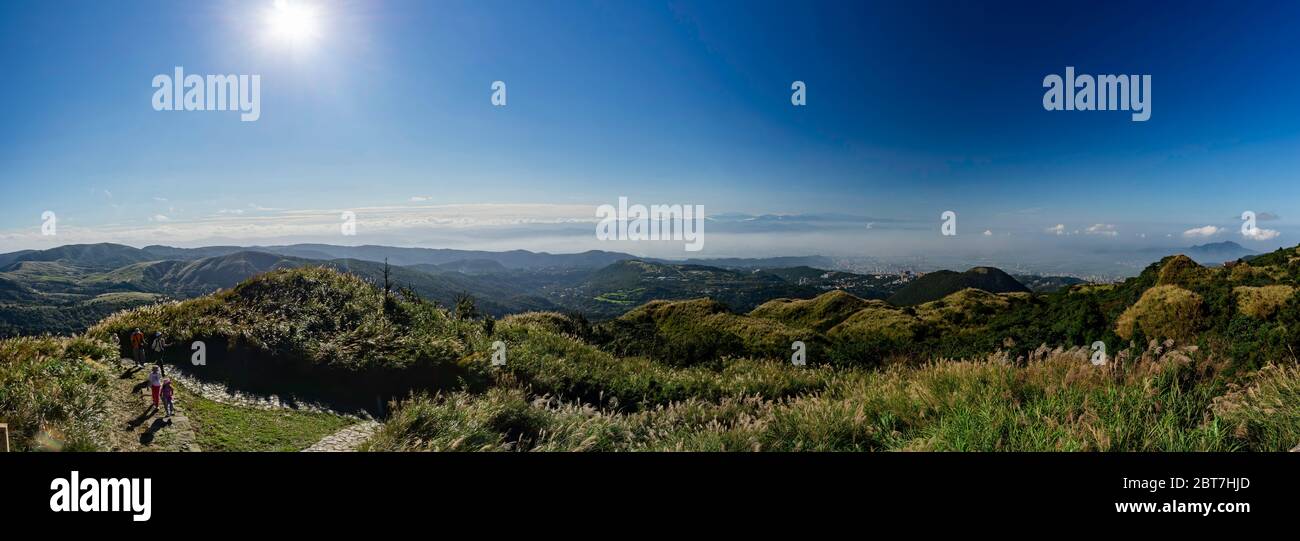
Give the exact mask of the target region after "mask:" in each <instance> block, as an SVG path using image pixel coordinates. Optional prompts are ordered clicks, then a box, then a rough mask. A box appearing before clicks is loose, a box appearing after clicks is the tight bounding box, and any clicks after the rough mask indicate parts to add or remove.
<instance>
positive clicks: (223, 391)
mask: <svg viewBox="0 0 1300 541" xmlns="http://www.w3.org/2000/svg"><path fill="white" fill-rule="evenodd" d="M167 376H168V377H170V378H172V380H174V381H176V382H177V383H180V384H181V385H183V386H184V387H185V389H186V390H187V391H189V392H191V393H194V394H197V395H199V396H201V397H203V398H206V399H208V400H211V401H213V402H219V403H222V404H226V405H229V406H241V407H245V408H254V409H260V410H275V409H288V410H297V411H315V412H319V413H333V414H335V415H340V416H343V417H355V416H354V415H347V414H344V413H340V412H337V411H333V410H331V409H329V408H328V407H325V406H323V405H321V404H316V403H312V402H307V401H301V400H296V399H293V398H292V397H281V396H279V395H270V396H260V395H255V394H250V393H246V392H243V391H239V390H236V389H232V388H230V387H229V386H227V385H226V384H225V383H220V382H209V381H203V380H201V379H199V378H196V377H194V376H193V375H190V374H188V373H186V372H185V370H183V369H182V368H180V367H178V366H175V365H171V366H168V367H167Z"/></svg>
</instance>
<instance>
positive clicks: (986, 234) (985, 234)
mask: <svg viewBox="0 0 1300 541" xmlns="http://www.w3.org/2000/svg"><path fill="white" fill-rule="evenodd" d="M984 236H986V237H992V236H993V230H992V229H985V230H984Z"/></svg>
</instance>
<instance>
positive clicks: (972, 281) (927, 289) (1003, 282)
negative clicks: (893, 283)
mask: <svg viewBox="0 0 1300 541" xmlns="http://www.w3.org/2000/svg"><path fill="white" fill-rule="evenodd" d="M968 288H974V289H981V290H984V291H987V292H989V293H1028V292H1029V288H1027V287H1025V286H1024V284H1021V283H1020V282H1017V281H1016V279H1015V278H1012V277H1011V275H1010V274H1007V273H1005V272H1002V271H1001V270H1000V269H995V268H993V267H974V268H972V269H970V270H967V271H966V272H953V271H947V270H941V271H935V272H931V273H926V274H925V275H924V276H922V277H920V278H917V279H916V280H913V281H912V282H911V283H909V284H907V285H906V286H903V288H902V289H899V290H898V291H897V292H896V293H894V294H893V295H892V296H890V297H889V302H890V303H892V304H895V305H898V306H915V305H918V304H922V303H926V302H930V301H935V300H939V299H942V298H944V297H947V296H948V295H951V294H953V293H956V292H958V291H961V290H963V289H968Z"/></svg>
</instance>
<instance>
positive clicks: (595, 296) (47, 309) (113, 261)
mask: <svg viewBox="0 0 1300 541" xmlns="http://www.w3.org/2000/svg"><path fill="white" fill-rule="evenodd" d="M385 259H387V260H388V262H387V272H388V277H389V280H390V282H391V283H392V284H393V286H394V287H397V288H409V289H410V290H412V291H413V292H415V293H416V294H418V295H420V296H421V297H423V298H425V299H428V300H430V301H433V302H437V303H441V304H443V305H452V304H454V303H455V302H456V301H457V299H458V298H460V297H462V296H471V297H473V298H474V299H475V300H476V303H477V305H478V308H479V309H480V310H482V311H483V312H485V313H487V314H491V315H493V316H502V315H506V314H511V313H518V312H525V311H576V312H581V313H583V314H586V315H588V316H589V317H592V318H596V319H602V318H610V317H616V316H619V315H621V314H623V313H625V312H627V311H628V310H631V309H633V308H635V307H637V306H640V305H642V304H645V303H647V302H650V301H653V300H684V299H692V298H703V297H708V298H711V299H714V300H715V301H717V302H721V303H724V304H726V305H727V306H729V307H731V308H732V309H735V310H750V309H753V308H754V307H756V306H758V305H759V304H762V303H764V302H767V301H769V300H772V299H776V298H794V299H800V298H805V299H806V298H812V297H815V296H817V295H820V294H822V293H825V292H828V291H836V290H840V291H845V292H849V293H852V294H853V295H855V296H857V297H860V298H863V299H886V298H888V299H890V300H891V302H897V303H903V304H917V303H921V302H927V301H928V300H933V299H936V298H940V297H942V296H944V295H946V294H948V293H951V292H953V291H957V290H960V289H965V288H968V287H973V288H977V289H984V290H986V291H989V292H994V293H998V292H1007V291H1027V290H1028V289H1026V287H1025V286H1024V285H1021V284H1020V283H1019V282H1017V281H1016V279H1015V278H1011V277H1010V276H1008V275H1006V273H1003V272H1002V271H1000V270H997V269H992V268H982V267H981V268H976V269H971V270H970V271H967V272H965V273H954V272H950V271H943V272H936V273H930V274H927V275H925V276H923V277H922V278H920V279H918V280H916V281H914V282H912V283H908V279H909V278H908V277H907V276H904V275H887V274H882V275H867V274H856V273H851V272H844V271H836V270H827V269H825V268H818V266H814V265H823V266H829V263H831V261H830V260H829V259H828V258H824V257H821V256H804V257H777V258H761V259H738V258H736V259H711V260H691V261H688V262H671V261H664V260H655V259H637V258H635V257H633V256H631V255H629V254H623V253H618V252H601V251H591V252H583V253H579V254H549V253H537V252H529V251H524V250H516V251H510V252H483V251H467V250H437V249H424V248H393V247H386V246H356V247H348V246H331V245H323V244H299V245H292V246H271V247H253V248H245V247H237V246H210V247H203V248H173V247H167V246H147V247H145V248H134V247H130V246H123V245H117V244H92V245H68V246H60V247H57V248H52V249H49V250H26V251H21V252H14V253H9V254H0V336H5V335H14V334H30V333H33V332H47V331H48V332H59V333H63V332H75V331H77V330H80V329H81V328H84V327H85V326H86V325H88V324H90V323H93V322H94V321H97V320H98V319H100V318H102V317H104V316H106V315H108V314H109V313H112V312H114V311H117V310H120V309H123V308H130V307H132V306H139V305H141V304H147V303H151V302H156V301H158V300H161V299H167V298H172V299H184V298H190V297H195V296H200V295H204V294H208V293H212V292H214V291H217V290H220V289H226V288H230V287H234V286H235V285H238V284H239V283H241V282H243V281H244V280H247V279H248V278H250V277H253V276H256V275H259V274H262V273H266V272H268V271H272V270H277V269H287V268H298V267H306V266H323V267H328V268H333V269H336V270H340V271H343V272H347V273H350V274H354V275H357V276H359V277H361V278H363V279H365V280H368V281H371V282H373V283H380V282H382V281H383V279H384V274H385V267H386V264H385V262H384V260H385ZM705 262H707V263H709V264H702V263H705ZM810 264H812V265H810ZM1023 279H1025V280H1029V281H1041V282H1042V283H1041V284H1038V283H1037V282H1036V285H1035V286H1034V288H1035V289H1040V286H1041V288H1042V290H1049V289H1050V288H1058V287H1062V286H1065V285H1069V284H1070V283H1072V280H1074V279H1069V278H1064V277H1037V276H1029V277H1024V278H1023Z"/></svg>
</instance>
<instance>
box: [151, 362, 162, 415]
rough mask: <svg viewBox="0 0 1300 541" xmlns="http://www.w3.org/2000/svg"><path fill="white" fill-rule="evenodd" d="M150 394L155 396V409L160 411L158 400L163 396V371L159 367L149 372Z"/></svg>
mask: <svg viewBox="0 0 1300 541" xmlns="http://www.w3.org/2000/svg"><path fill="white" fill-rule="evenodd" d="M149 394H151V395H153V408H154V409H158V399H159V398H160V395H161V394H162V371H161V370H159V369H158V367H157V366H155V367H153V370H152V371H151V372H149Z"/></svg>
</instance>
